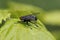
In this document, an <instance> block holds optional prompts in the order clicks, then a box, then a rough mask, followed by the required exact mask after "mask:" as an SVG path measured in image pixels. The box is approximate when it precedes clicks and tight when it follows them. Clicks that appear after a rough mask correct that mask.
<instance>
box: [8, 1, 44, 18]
mask: <svg viewBox="0 0 60 40" xmlns="http://www.w3.org/2000/svg"><path fill="white" fill-rule="evenodd" d="M9 9H10V12H11V14H12V16H11V17H13V18H14V17H15V18H16V17H17V18H18V17H20V16H24V15H28V14H32V13H40V15H41V14H42V13H44V11H43V9H41V8H39V7H35V6H32V5H28V4H22V3H15V2H10V3H9ZM40 15H39V16H40Z"/></svg>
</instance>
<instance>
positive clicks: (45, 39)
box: [0, 19, 56, 40]
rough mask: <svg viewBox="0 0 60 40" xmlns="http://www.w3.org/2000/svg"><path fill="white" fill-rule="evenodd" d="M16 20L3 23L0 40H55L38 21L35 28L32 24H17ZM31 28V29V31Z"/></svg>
mask: <svg viewBox="0 0 60 40" xmlns="http://www.w3.org/2000/svg"><path fill="white" fill-rule="evenodd" d="M17 21H18V19H11V20H9V21H7V22H6V23H5V25H4V26H3V27H2V28H1V30H0V40H56V39H55V38H54V37H53V36H52V35H51V34H50V33H49V32H48V31H47V30H46V29H43V27H44V26H43V25H42V24H40V23H41V22H40V21H39V20H38V21H37V24H38V26H39V27H36V26H35V25H34V24H32V23H29V24H32V25H30V26H28V25H27V24H25V25H24V24H22V23H17ZM31 28H32V29H31Z"/></svg>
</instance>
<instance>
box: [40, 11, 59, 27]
mask: <svg viewBox="0 0 60 40" xmlns="http://www.w3.org/2000/svg"><path fill="white" fill-rule="evenodd" d="M42 17H43V18H41V20H42V21H43V22H44V23H45V24H48V25H56V26H57V25H59V26H60V10H55V11H49V12H46V13H45V14H44V15H42ZM43 19H44V20H43Z"/></svg>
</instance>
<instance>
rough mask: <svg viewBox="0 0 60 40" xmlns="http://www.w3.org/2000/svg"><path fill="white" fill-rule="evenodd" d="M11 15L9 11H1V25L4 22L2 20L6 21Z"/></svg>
mask: <svg viewBox="0 0 60 40" xmlns="http://www.w3.org/2000/svg"><path fill="white" fill-rule="evenodd" d="M10 15H11V14H10V13H9V11H8V10H0V23H1V22H2V20H5V21H6V18H10Z"/></svg>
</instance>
